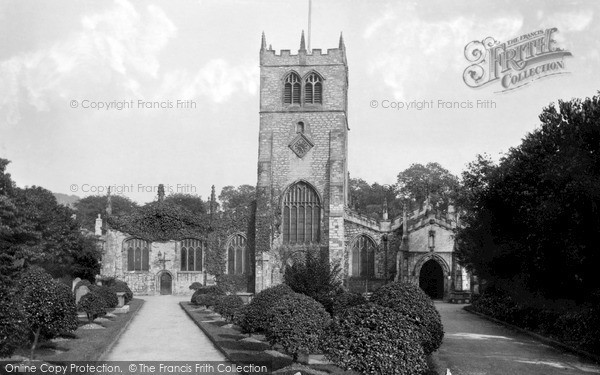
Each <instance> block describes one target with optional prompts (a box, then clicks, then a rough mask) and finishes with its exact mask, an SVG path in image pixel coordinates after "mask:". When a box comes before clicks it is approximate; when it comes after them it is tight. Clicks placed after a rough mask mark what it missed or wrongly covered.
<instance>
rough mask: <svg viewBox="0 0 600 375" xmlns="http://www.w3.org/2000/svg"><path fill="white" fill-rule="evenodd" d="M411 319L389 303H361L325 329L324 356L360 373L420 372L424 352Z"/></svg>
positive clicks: (346, 368) (424, 367)
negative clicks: (385, 305)
mask: <svg viewBox="0 0 600 375" xmlns="http://www.w3.org/2000/svg"><path fill="white" fill-rule="evenodd" d="M419 342H420V337H419V334H418V333H416V332H415V327H414V325H413V322H412V321H410V320H408V319H407V318H405V317H404V316H403V315H402V314H400V313H399V312H397V311H394V310H392V309H391V308H388V307H383V306H380V305H376V304H374V303H368V304H363V305H359V306H355V307H351V308H350V309H348V310H346V311H344V312H343V313H342V314H341V315H340V316H339V317H337V318H336V319H335V320H334V321H333V323H332V324H331V325H330V326H329V327H328V328H327V329H326V330H325V335H324V339H323V343H322V348H323V350H324V352H325V355H326V356H327V358H329V359H330V360H331V361H332V362H333V363H335V364H336V365H338V366H340V367H341V368H343V369H345V370H354V371H357V372H359V373H361V374H406V375H408V374H410V375H412V374H422V373H424V372H425V371H426V370H427V364H426V361H425V354H424V352H423V348H422V347H421V345H419Z"/></svg>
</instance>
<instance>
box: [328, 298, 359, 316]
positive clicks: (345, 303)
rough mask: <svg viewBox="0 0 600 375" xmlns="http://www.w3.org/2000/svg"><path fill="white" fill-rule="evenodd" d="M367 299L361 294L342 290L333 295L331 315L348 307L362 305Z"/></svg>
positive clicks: (337, 313) (339, 312)
mask: <svg viewBox="0 0 600 375" xmlns="http://www.w3.org/2000/svg"><path fill="white" fill-rule="evenodd" d="M365 303H367V299H366V298H365V297H363V296H362V294H358V293H351V292H343V293H340V294H336V295H335V296H334V297H333V304H332V311H331V312H332V315H334V316H335V315H339V314H341V313H343V312H344V311H346V310H347V309H349V308H350V307H354V306H359V305H364V304H365Z"/></svg>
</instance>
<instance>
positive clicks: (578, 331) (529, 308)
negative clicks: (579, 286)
mask: <svg viewBox="0 0 600 375" xmlns="http://www.w3.org/2000/svg"><path fill="white" fill-rule="evenodd" d="M521 294H523V295H521V296H518V297H513V296H511V295H509V294H508V293H507V292H502V291H498V290H494V289H492V288H489V289H488V290H486V291H485V292H484V293H483V294H481V296H480V297H479V298H478V299H477V300H476V301H474V302H473V304H472V305H471V309H473V310H475V311H477V312H480V313H483V314H485V315H489V316H492V317H494V318H496V319H499V320H502V321H504V322H507V323H510V324H514V325H516V326H518V327H521V328H524V329H527V330H530V331H534V332H537V333H539V334H542V335H546V336H550V337H552V338H554V339H556V340H558V341H561V342H563V343H565V344H567V345H570V346H572V347H575V348H578V349H581V350H585V351H587V352H590V353H594V354H597V355H600V307H599V306H598V304H597V303H596V304H595V303H593V302H590V303H588V304H582V305H577V304H575V303H574V302H573V301H567V300H557V301H554V300H546V299H544V298H542V297H538V296H533V295H528V294H527V293H524V292H521Z"/></svg>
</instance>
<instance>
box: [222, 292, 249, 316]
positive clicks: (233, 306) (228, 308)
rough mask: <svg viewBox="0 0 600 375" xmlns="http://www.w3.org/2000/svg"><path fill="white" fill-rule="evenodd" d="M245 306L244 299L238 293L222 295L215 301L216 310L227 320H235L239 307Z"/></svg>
mask: <svg viewBox="0 0 600 375" xmlns="http://www.w3.org/2000/svg"><path fill="white" fill-rule="evenodd" d="M242 306H244V301H242V298H241V297H240V296H237V295H234V294H232V295H229V296H224V297H221V298H220V299H219V300H218V301H217V302H216V303H215V312H217V313H219V314H221V316H222V317H224V318H225V319H226V320H227V321H233V318H234V316H235V313H236V312H237V310H238V309H240V308H241V307H242Z"/></svg>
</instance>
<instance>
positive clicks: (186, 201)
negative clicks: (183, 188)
mask: <svg viewBox="0 0 600 375" xmlns="http://www.w3.org/2000/svg"><path fill="white" fill-rule="evenodd" d="M165 202H166V203H170V204H173V205H175V206H178V207H181V208H183V209H186V210H188V211H189V212H190V213H191V214H192V215H197V216H202V215H204V214H206V203H205V202H204V201H203V200H202V198H201V197H199V196H197V195H192V194H183V193H177V194H171V195H168V196H166V197H165Z"/></svg>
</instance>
